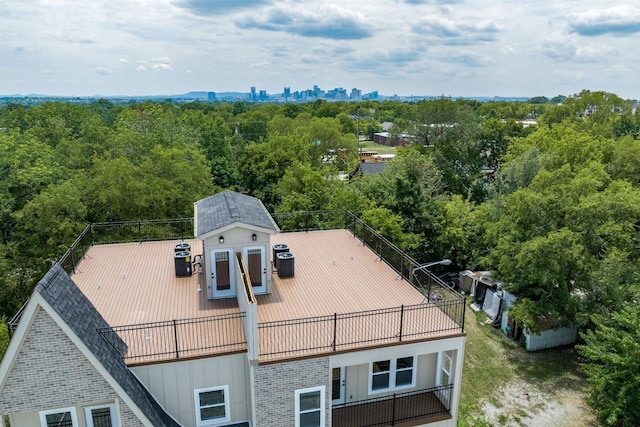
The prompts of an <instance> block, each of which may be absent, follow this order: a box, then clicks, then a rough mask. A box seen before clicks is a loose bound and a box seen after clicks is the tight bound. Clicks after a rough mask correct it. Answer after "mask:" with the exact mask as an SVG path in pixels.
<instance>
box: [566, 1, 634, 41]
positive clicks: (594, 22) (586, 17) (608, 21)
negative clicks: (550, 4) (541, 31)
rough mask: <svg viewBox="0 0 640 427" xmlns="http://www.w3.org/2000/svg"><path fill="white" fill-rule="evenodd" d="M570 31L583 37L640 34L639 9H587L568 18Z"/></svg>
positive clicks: (617, 7)
mask: <svg viewBox="0 0 640 427" xmlns="http://www.w3.org/2000/svg"><path fill="white" fill-rule="evenodd" d="M567 21H568V22H569V28H570V31H571V32H573V33H577V34H580V35H583V36H600V35H603V34H615V35H628V34H634V33H640V8H637V7H635V6H631V5H629V4H623V5H619V6H614V7H609V8H605V9H589V10H586V11H584V12H580V13H572V14H570V15H569V16H568V18H567Z"/></svg>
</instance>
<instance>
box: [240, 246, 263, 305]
mask: <svg viewBox="0 0 640 427" xmlns="http://www.w3.org/2000/svg"><path fill="white" fill-rule="evenodd" d="M242 252H243V256H244V263H245V265H246V266H247V269H248V270H249V278H250V280H251V287H252V288H253V293H254V294H264V293H266V292H267V266H266V260H265V248H264V246H255V247H247V248H244V249H243V250H242Z"/></svg>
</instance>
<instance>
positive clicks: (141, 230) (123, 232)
mask: <svg viewBox="0 0 640 427" xmlns="http://www.w3.org/2000/svg"><path fill="white" fill-rule="evenodd" d="M91 237H92V240H91V241H92V243H93V244H94V245H97V244H106V243H130V242H140V243H142V242H152V241H158V240H179V239H193V218H178V219H163V220H145V221H124V222H108V223H94V224H91Z"/></svg>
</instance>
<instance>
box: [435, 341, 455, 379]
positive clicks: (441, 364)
mask: <svg viewBox="0 0 640 427" xmlns="http://www.w3.org/2000/svg"><path fill="white" fill-rule="evenodd" d="M453 356H454V353H453V350H446V351H441V352H439V353H438V366H437V371H436V385H437V386H441V385H449V384H453V382H454V380H453V378H452V377H451V374H452V373H453V367H454V360H453ZM446 360H448V361H449V370H448V371H447V369H446ZM443 372H444V373H446V374H447V376H448V378H449V383H448V384H443Z"/></svg>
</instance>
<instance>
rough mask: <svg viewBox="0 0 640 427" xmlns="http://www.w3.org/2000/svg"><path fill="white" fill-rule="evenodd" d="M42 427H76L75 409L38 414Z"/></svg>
mask: <svg viewBox="0 0 640 427" xmlns="http://www.w3.org/2000/svg"><path fill="white" fill-rule="evenodd" d="M40 425H41V426H42V427H78V418H77V416H76V408H62V409H54V410H51V411H41V412H40Z"/></svg>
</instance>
